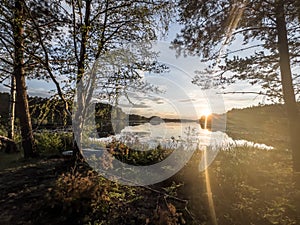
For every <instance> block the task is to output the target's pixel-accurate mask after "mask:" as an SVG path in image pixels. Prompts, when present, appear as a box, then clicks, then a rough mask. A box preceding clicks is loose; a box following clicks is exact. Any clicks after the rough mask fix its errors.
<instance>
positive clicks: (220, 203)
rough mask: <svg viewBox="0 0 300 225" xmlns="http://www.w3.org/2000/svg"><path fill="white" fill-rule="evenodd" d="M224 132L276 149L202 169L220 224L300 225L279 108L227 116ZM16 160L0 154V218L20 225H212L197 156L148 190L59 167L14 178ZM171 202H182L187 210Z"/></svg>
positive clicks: (222, 156) (237, 150) (232, 153)
mask: <svg viewBox="0 0 300 225" xmlns="http://www.w3.org/2000/svg"><path fill="white" fill-rule="evenodd" d="M227 129H228V130H227V132H228V134H229V135H230V136H232V137H233V138H235V139H246V140H249V141H254V142H259V143H264V144H267V145H271V146H273V147H275V149H274V150H270V151H266V150H261V149H257V148H253V147H246V146H244V147H243V146H241V147H232V148H231V149H230V150H228V151H220V152H219V154H218V155H217V157H216V159H215V160H214V161H213V163H212V164H211V165H210V167H209V168H208V173H209V175H210V183H211V187H212V190H211V191H212V197H213V200H214V208H215V211H216V220H217V221H218V224H219V225H253V224H255V225H271V224H280V225H293V224H300V219H299V212H300V211H299V209H300V208H298V207H299V203H300V188H299V185H298V184H297V182H296V181H297V180H296V179H297V177H296V176H295V174H294V173H293V171H292V155H291V152H290V150H288V147H287V146H288V136H287V134H286V129H287V127H286V119H285V115H284V111H283V108H282V106H278V105H277V106H276V105H274V106H265V107H257V108H248V109H243V110H232V111H230V112H229V113H228V115H227ZM41 140H42V139H41ZM47 140H48V139H47ZM48 142H49V140H48ZM50 142H51V140H50ZM51 144H52V143H51ZM20 156H21V154H15V155H13V154H12V155H7V154H4V153H0V168H8V169H7V170H6V171H7V172H2V173H0V180H1V183H2V184H4V185H2V187H1V188H0V190H1V193H2V196H3V197H2V199H0V201H1V202H2V203H5V204H4V206H5V207H3V209H4V210H3V212H5V213H7V214H8V215H9V214H11V215H14V216H13V217H12V218H13V219H14V220H16V221H17V220H18V221H21V222H22V221H23V222H24V223H23V224H29V222H28V221H31V222H32V221H34V222H32V223H33V224H44V223H45V224H46V223H47V224H148V225H150V224H152V225H155V224H169V225H176V224H193V225H194V224H195V225H196V224H197V225H198V224H202V225H211V224H212V220H211V218H210V212H209V210H208V208H209V205H208V203H207V196H208V193H207V190H206V189H205V184H206V182H207V181H206V180H205V174H204V172H199V171H198V165H199V161H200V160H201V158H202V152H196V153H195V155H194V156H193V157H192V159H191V161H190V162H189V163H188V164H187V165H186V166H185V167H184V168H183V169H182V170H181V171H179V172H178V173H177V174H176V175H175V176H173V177H171V178H169V179H168V180H166V181H164V182H162V183H159V184H156V185H153V186H151V187H148V188H144V187H129V186H123V185H119V184H118V183H114V182H111V181H109V180H106V179H104V178H102V177H99V176H96V174H95V173H92V172H91V171H90V169H87V168H86V169H85V170H81V169H80V168H78V166H77V167H76V166H75V167H74V166H72V167H66V168H64V169H63V170H62V169H61V168H62V167H64V166H65V162H64V161H59V163H60V164H57V163H51V161H45V162H41V163H37V164H35V166H33V167H32V168H30V167H21V168H23V169H19V170H14V167H17V166H18V165H20V164H26V162H25V161H24V162H23V161H22V160H18V159H19V158H20ZM145 156H147V155H145ZM148 156H149V155H148ZM137 157H144V156H143V154H141V155H137ZM129 159H130V160H131V158H129ZM134 159H135V158H134ZM138 159H139V158H138ZM147 159H148V158H147ZM155 159H156V158H155ZM141 162H143V160H142V159H141ZM46 163H49V165H47V164H46ZM23 187H26V188H25V189H24V188H23ZM149 188H150V189H149ZM23 189H24V190H23ZM31 189H32V191H31V192H30V193H29V190H31ZM151 189H153V190H151ZM37 190H38V191H37ZM164 193H166V194H167V195H165V194H164ZM13 194H16V196H15V197H14V195H13ZM7 196H8V197H7ZM9 196H10V197H9ZM34 196H39V198H36V197H34ZM172 196H173V197H175V198H178V199H186V200H187V202H188V204H183V203H182V202H180V201H177V200H176V199H175V198H172ZM7 199H8V201H6V200H7ZM28 199H31V201H27V200H28ZM32 199H35V201H36V202H35V204H32V205H30V207H31V208H29V209H30V213H31V211H32V212H33V214H32V216H31V214H28V213H27V211H28V209H27V208H28V207H29V206H26V204H27V203H26V202H34V201H32ZM23 203H24V204H25V203H26V204H25V205H23ZM13 206H17V209H15V208H13ZM10 207H11V208H10ZM26 207H27V208H26ZM26 210H27V211H26ZM1 215H3V214H1V213H0V219H1ZM6 218H8V217H6ZM53 218H55V219H53ZM1 221H3V220H1ZM26 222H28V223H26Z"/></svg>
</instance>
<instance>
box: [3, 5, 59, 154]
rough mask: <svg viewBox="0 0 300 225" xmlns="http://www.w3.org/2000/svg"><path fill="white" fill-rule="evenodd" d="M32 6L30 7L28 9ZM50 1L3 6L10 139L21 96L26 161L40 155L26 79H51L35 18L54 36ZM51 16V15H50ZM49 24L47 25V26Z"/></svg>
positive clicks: (46, 40)
mask: <svg viewBox="0 0 300 225" xmlns="http://www.w3.org/2000/svg"><path fill="white" fill-rule="evenodd" d="M27 5H29V6H30V7H28V6H27ZM53 9H55V8H50V7H49V4H48V1H43V2H40V1H38V2H36V1H34V0H30V1H24V0H16V1H3V2H2V4H1V6H0V18H1V19H0V24H1V33H0V47H1V48H0V49H1V53H3V54H1V56H0V71H1V72H2V76H3V77H4V79H8V78H9V77H11V80H12V82H11V110H10V112H11V116H10V120H11V122H10V129H9V135H8V136H9V138H13V131H14V128H13V125H14V102H15V100H14V96H15V89H16V93H17V98H16V103H17V110H18V115H19V118H20V126H21V135H22V147H23V150H24V157H25V158H28V157H32V156H35V155H36V152H35V147H34V138H33V131H32V125H31V117H30V110H29V104H28V95H27V87H26V78H27V79H29V78H38V79H41V78H47V76H45V72H44V71H45V69H44V65H43V64H42V62H41V60H40V58H41V54H42V53H43V51H42V48H41V46H40V45H39V42H38V41H37V37H38V32H37V29H36V26H35V24H34V23H33V21H34V20H33V18H39V21H44V24H42V25H43V29H45V30H47V33H48V34H49V33H51V32H53V30H54V29H55V26H53V24H54V23H53V21H51V19H49V18H50V17H51V18H53V14H54V13H55V12H56V11H54V12H52V11H51V10H53ZM50 12H51V13H50ZM45 24H46V25H45ZM50 37H51V38H52V37H53V36H44V37H43V38H45V39H44V43H49V40H52V39H50Z"/></svg>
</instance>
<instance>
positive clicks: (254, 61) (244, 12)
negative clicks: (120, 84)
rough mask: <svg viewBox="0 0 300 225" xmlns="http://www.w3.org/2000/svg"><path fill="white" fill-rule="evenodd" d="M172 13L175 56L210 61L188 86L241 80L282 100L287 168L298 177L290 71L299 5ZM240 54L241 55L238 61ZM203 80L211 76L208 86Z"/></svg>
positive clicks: (190, 5) (255, 4)
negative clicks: (176, 28) (289, 157)
mask: <svg viewBox="0 0 300 225" xmlns="http://www.w3.org/2000/svg"><path fill="white" fill-rule="evenodd" d="M178 7H179V22H180V23H181V24H183V25H184V28H183V29H182V30H181V33H180V34H178V35H177V38H176V39H175V40H174V41H173V44H174V48H176V49H177V51H178V54H181V53H184V54H191V55H199V56H202V57H203V58H204V60H205V61H206V62H208V61H210V60H212V61H213V63H212V64H211V65H210V67H209V68H207V69H206V71H204V72H199V74H198V75H196V76H195V79H194V81H193V82H194V83H195V84H198V85H203V84H204V85H203V86H204V87H211V85H218V86H219V85H221V86H224V85H225V84H228V83H233V82H236V81H238V80H247V81H248V82H249V83H250V84H252V85H254V84H259V85H261V87H262V90H261V91H259V94H263V95H266V96H268V97H269V98H271V99H273V100H274V101H276V100H277V101H280V100H281V99H283V100H284V103H285V106H286V112H287V116H288V119H289V128H290V129H289V131H290V132H289V136H290V147H291V149H292V152H293V162H294V163H293V167H294V171H297V172H300V149H299V148H300V147H299V146H300V140H299V138H298V137H297V136H298V135H297V134H299V132H300V115H299V110H298V109H297V104H296V98H297V97H299V91H300V87H299V74H297V72H295V71H292V68H294V67H296V66H299V57H300V55H299V48H300V41H299V40H300V39H299V36H300V33H299V30H300V21H299V1H289V0H288V1H284V0H274V1H263V0H260V1H242V0H240V1H230V0H222V1H216V0H201V1H188V2H186V1H179V2H178ZM235 38H242V40H243V43H242V44H243V47H241V48H240V49H238V50H234V51H230V50H229V49H230V44H232V43H234V39H235ZM224 46H225V47H226V46H229V48H228V49H225V47H224ZM220 49H221V50H220ZM243 52H247V55H246V56H244V57H243ZM207 74H209V75H210V76H212V77H210V81H208V80H207V77H205V75H207ZM212 80H213V84H212V83H211V82H212Z"/></svg>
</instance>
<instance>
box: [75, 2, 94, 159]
mask: <svg viewBox="0 0 300 225" xmlns="http://www.w3.org/2000/svg"><path fill="white" fill-rule="evenodd" d="M90 16H91V1H90V0H87V1H86V5H85V16H84V24H82V29H81V42H80V56H79V62H78V67H77V78H76V85H77V87H76V92H77V93H76V96H77V102H76V110H75V116H74V121H73V122H74V123H75V124H74V125H75V130H74V135H75V140H76V141H75V148H74V151H73V156H74V157H75V159H77V160H80V161H81V160H83V154H82V132H83V124H84V119H85V116H86V115H85V113H84V112H85V97H86V96H85V90H84V85H83V82H82V79H84V73H85V61H86V48H87V44H88V43H87V42H88V34H89V26H90Z"/></svg>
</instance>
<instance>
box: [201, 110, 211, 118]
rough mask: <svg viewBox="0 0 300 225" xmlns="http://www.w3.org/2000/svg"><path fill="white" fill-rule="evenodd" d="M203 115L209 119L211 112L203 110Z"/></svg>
mask: <svg viewBox="0 0 300 225" xmlns="http://www.w3.org/2000/svg"><path fill="white" fill-rule="evenodd" d="M201 115H202V116H205V117H208V116H209V115H211V111H210V110H209V109H204V110H202V112H201Z"/></svg>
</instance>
